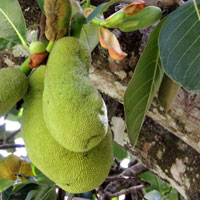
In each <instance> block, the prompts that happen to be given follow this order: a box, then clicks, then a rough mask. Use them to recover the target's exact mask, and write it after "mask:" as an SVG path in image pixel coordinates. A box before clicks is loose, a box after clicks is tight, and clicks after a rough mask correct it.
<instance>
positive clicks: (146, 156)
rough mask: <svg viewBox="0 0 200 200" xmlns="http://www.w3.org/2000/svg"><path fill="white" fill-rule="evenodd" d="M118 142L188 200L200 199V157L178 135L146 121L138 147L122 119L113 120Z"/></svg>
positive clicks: (113, 128) (115, 118) (148, 119)
mask: <svg viewBox="0 0 200 200" xmlns="http://www.w3.org/2000/svg"><path fill="white" fill-rule="evenodd" d="M111 124H112V126H111V127H112V130H113V132H114V140H115V141H116V142H117V143H118V144H119V145H120V146H121V147H122V148H124V149H125V150H126V151H128V152H130V153H131V154H133V155H135V156H137V158H138V159H139V160H140V161H141V162H142V163H144V164H145V165H146V166H147V167H148V168H149V169H150V170H151V171H153V172H154V173H155V174H157V175H158V176H159V177H161V178H162V179H164V180H165V181H167V182H168V183H169V184H170V185H171V186H173V187H174V188H176V189H177V190H178V191H179V192H180V193H181V194H182V195H183V196H184V197H185V198H186V199H189V200H197V199H200V184H199V183H200V154H199V153H198V152H197V151H195V150H194V149H193V148H191V147H190V146H189V145H187V144H186V143H185V142H183V141H182V140H180V139H179V138H178V137H176V136H175V135H174V134H172V133H170V132H169V131H166V130H164V128H163V127H162V126H161V125H159V124H158V123H156V122H154V121H153V120H152V119H151V118H146V120H145V122H144V125H143V128H142V130H141V133H140V136H139V139H138V143H137V145H136V146H135V147H133V146H132V144H131V143H130V141H129V139H128V136H127V133H126V131H125V122H124V120H123V119H122V118H120V117H116V116H113V117H112V121H111Z"/></svg>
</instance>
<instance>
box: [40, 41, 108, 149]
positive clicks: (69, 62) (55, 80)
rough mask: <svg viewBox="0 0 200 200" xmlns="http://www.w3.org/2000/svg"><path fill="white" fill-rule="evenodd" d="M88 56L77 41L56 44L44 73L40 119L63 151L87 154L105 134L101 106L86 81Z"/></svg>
mask: <svg viewBox="0 0 200 200" xmlns="http://www.w3.org/2000/svg"><path fill="white" fill-rule="evenodd" d="M90 60H91V58H90V53H89V50H88V49H87V47H86V46H85V44H84V43H83V42H82V41H80V40H79V39H76V38H73V37H65V38H62V39H60V40H58V41H57V42H56V43H55V45H54V46H53V49H52V51H51V53H50V55H49V59H48V61H47V66H46V70H45V84H44V94H43V116H44V120H45V122H46V125H47V128H48V129H49V131H50V133H51V135H52V136H53V137H54V139H55V140H56V141H57V142H59V143H60V144H61V145H62V146H64V147H65V148H67V149H69V150H71V151H75V152H83V151H88V150H90V149H92V148H93V147H95V146H96V145H97V144H98V143H99V142H100V141H101V140H102V139H103V138H104V137H105V135H106V133H107V132H108V118H107V109H106V106H105V103H104V101H103V99H102V97H101V95H100V94H99V92H98V91H97V90H96V88H95V87H94V86H93V85H92V83H91V82H90V80H89V78H88V71H89V66H90Z"/></svg>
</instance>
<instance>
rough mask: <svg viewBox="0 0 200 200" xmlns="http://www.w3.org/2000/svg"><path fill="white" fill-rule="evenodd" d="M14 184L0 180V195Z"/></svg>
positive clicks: (10, 181)
mask: <svg viewBox="0 0 200 200" xmlns="http://www.w3.org/2000/svg"><path fill="white" fill-rule="evenodd" d="M13 184H14V181H12V180H8V179H0V193H1V192H3V191H4V190H6V189H7V188H9V187H10V186H11V185H13Z"/></svg>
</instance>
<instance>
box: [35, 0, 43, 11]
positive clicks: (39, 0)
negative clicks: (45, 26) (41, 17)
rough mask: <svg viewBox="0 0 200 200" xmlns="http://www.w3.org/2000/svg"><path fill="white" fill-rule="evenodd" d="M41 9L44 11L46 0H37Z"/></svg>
mask: <svg viewBox="0 0 200 200" xmlns="http://www.w3.org/2000/svg"><path fill="white" fill-rule="evenodd" d="M36 1H37V3H38V5H39V7H40V9H41V10H42V12H43V13H44V1H45V0H36Z"/></svg>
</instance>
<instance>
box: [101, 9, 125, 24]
mask: <svg viewBox="0 0 200 200" xmlns="http://www.w3.org/2000/svg"><path fill="white" fill-rule="evenodd" d="M125 18H126V12H125V11H121V10H120V11H118V12H116V13H114V14H113V15H111V16H110V17H108V18H107V19H106V20H105V21H103V22H101V25H102V26H105V27H107V28H115V27H117V25H118V24H119V23H121V21H122V20H124V19H125Z"/></svg>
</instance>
